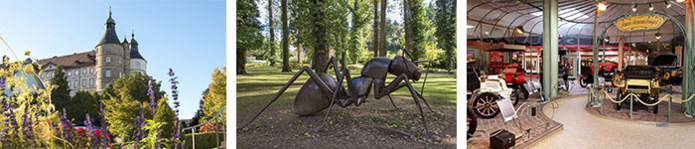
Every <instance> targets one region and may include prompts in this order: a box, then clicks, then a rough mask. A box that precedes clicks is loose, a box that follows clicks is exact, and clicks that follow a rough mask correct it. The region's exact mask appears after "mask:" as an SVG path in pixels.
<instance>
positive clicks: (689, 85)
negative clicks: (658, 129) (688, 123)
mask: <svg viewBox="0 0 695 149" xmlns="http://www.w3.org/2000/svg"><path fill="white" fill-rule="evenodd" d="M686 2H687V4H686V9H685V48H683V73H684V74H683V95H684V96H683V98H684V99H685V98H689V97H690V96H691V95H692V94H693V92H695V79H694V78H693V76H692V74H693V65H694V64H695V60H694V59H695V58H694V57H695V52H693V51H692V50H693V47H692V46H693V45H692V44H693V40H695V29H694V28H693V24H694V23H695V22H693V19H694V18H693V10H694V9H693V4H694V2H693V0H690V1H686ZM693 102H695V101H693V100H691V101H688V102H686V103H685V104H684V105H683V111H685V114H686V115H695V103H693Z"/></svg>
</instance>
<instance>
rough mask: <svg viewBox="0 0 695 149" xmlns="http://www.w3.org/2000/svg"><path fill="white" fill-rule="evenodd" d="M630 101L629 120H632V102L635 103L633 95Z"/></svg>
mask: <svg viewBox="0 0 695 149" xmlns="http://www.w3.org/2000/svg"><path fill="white" fill-rule="evenodd" d="M630 99H631V100H630V120H632V102H634V101H635V95H634V94H632V97H631V98H630Z"/></svg>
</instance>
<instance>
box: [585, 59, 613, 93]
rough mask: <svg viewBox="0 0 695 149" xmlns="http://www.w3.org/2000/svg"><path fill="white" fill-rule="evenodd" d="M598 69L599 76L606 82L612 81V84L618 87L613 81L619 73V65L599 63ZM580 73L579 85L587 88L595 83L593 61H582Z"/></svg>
mask: <svg viewBox="0 0 695 149" xmlns="http://www.w3.org/2000/svg"><path fill="white" fill-rule="evenodd" d="M598 67H599V70H598V74H599V76H600V77H603V78H605V80H606V81H611V84H612V85H613V86H616V85H617V84H616V83H614V82H613V81H612V80H613V75H614V74H616V73H618V63H615V62H599V63H598ZM580 72H581V73H580V76H579V85H581V86H582V87H586V86H588V85H589V84H592V83H594V63H593V62H592V61H582V62H581V70H580Z"/></svg>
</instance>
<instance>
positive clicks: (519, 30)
mask: <svg viewBox="0 0 695 149" xmlns="http://www.w3.org/2000/svg"><path fill="white" fill-rule="evenodd" d="M514 31H515V32H516V33H517V34H519V35H521V34H524V27H523V26H517V27H515V28H514Z"/></svg>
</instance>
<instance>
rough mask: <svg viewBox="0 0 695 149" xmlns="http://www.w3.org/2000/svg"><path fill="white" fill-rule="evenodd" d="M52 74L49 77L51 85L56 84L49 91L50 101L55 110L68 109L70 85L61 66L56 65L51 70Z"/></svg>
mask: <svg viewBox="0 0 695 149" xmlns="http://www.w3.org/2000/svg"><path fill="white" fill-rule="evenodd" d="M53 72H54V76H53V78H51V80H50V81H51V85H53V86H56V87H55V88H53V90H52V91H51V102H52V103H53V106H54V107H55V109H56V110H59V111H60V110H63V108H66V109H68V108H69V107H67V106H68V105H70V104H71V103H70V87H69V86H68V79H67V78H66V76H65V72H64V71H63V66H58V67H56V70H55V71H53Z"/></svg>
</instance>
